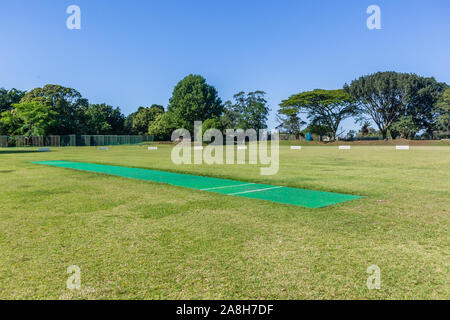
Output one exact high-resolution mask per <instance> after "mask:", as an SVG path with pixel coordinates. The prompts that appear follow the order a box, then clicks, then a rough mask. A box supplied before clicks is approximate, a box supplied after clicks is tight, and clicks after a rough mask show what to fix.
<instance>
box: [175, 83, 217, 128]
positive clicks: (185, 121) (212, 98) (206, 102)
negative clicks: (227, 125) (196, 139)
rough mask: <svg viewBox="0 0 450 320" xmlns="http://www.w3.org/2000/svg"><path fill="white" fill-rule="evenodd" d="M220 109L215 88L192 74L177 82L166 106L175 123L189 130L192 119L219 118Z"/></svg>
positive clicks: (192, 124)
mask: <svg viewBox="0 0 450 320" xmlns="http://www.w3.org/2000/svg"><path fill="white" fill-rule="evenodd" d="M222 111H223V104H222V100H221V99H220V98H219V96H218V93H217V90H216V89H215V88H214V87H213V86H211V85H209V84H207V83H206V80H205V78H203V77H202V76H200V75H193V74H190V75H188V76H187V77H185V78H184V79H182V80H181V81H180V82H178V84H177V85H176V86H175V89H174V90H173V93H172V97H171V98H170V100H169V106H168V108H167V112H169V113H170V114H171V118H172V119H173V120H174V121H175V122H176V123H177V125H179V127H183V128H185V129H187V130H189V131H191V132H192V131H193V129H194V121H204V120H207V119H212V118H219V117H220V116H221V115H222Z"/></svg>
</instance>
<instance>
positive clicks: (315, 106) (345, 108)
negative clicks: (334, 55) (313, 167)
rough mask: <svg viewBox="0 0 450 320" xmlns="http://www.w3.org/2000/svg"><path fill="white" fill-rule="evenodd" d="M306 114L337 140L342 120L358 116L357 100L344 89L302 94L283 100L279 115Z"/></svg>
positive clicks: (319, 90) (317, 90)
mask: <svg viewBox="0 0 450 320" xmlns="http://www.w3.org/2000/svg"><path fill="white" fill-rule="evenodd" d="M295 111H297V113H301V112H304V113H306V114H307V117H308V119H309V120H310V121H311V123H314V124H320V125H321V126H325V127H327V128H329V130H330V131H329V134H330V135H331V137H332V138H333V139H336V135H337V131H338V129H339V125H340V123H341V122H342V120H344V119H346V118H348V117H351V116H354V115H356V114H357V107H356V103H355V100H354V99H353V98H352V97H351V96H350V95H349V94H348V93H346V92H345V91H344V90H343V89H339V90H322V89H316V90H313V91H306V92H301V93H298V94H295V95H292V96H290V97H289V98H288V99H286V100H283V101H282V102H281V104H280V111H279V114H285V113H288V112H289V113H291V114H294V113H295Z"/></svg>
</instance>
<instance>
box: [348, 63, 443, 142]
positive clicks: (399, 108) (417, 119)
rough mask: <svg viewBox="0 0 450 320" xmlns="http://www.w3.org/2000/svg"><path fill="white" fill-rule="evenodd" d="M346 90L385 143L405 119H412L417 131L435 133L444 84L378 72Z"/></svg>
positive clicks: (362, 78)
mask: <svg viewBox="0 0 450 320" xmlns="http://www.w3.org/2000/svg"><path fill="white" fill-rule="evenodd" d="M344 89H345V90H346V92H348V93H349V94H350V95H351V96H352V97H353V98H354V99H355V100H356V101H357V103H358V108H359V111H360V114H361V115H363V116H364V115H368V116H369V117H370V118H371V119H372V120H373V121H374V122H375V124H376V125H377V126H378V128H379V129H380V132H381V134H382V135H383V139H386V138H387V132H388V131H390V129H391V126H392V125H393V124H394V123H395V122H396V121H398V120H399V119H400V118H401V117H402V116H411V117H412V119H413V121H414V123H415V124H416V125H417V126H418V127H420V128H423V129H425V130H427V131H432V130H433V123H434V121H433V114H432V112H431V111H432V110H433V108H434V105H435V104H436V102H437V100H438V99H439V97H440V95H441V93H442V91H443V90H444V89H445V84H444V83H439V82H437V81H436V80H435V79H434V78H424V77H420V76H417V75H415V74H409V73H397V72H378V73H375V74H371V75H367V76H363V77H360V78H359V79H356V80H353V81H352V82H351V83H350V85H348V84H345V86H344Z"/></svg>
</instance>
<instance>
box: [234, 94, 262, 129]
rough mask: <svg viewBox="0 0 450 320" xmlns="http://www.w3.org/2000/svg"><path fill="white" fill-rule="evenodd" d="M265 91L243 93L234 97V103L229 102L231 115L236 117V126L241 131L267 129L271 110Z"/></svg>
mask: <svg viewBox="0 0 450 320" xmlns="http://www.w3.org/2000/svg"><path fill="white" fill-rule="evenodd" d="M265 94H266V93H265V92H264V91H259V90H258V91H253V92H249V93H247V94H246V93H245V92H244V91H241V92H239V93H237V94H235V95H234V96H233V99H234V103H231V102H227V103H226V105H227V106H228V107H227V110H228V112H229V114H230V115H234V116H235V117H236V119H235V123H234V125H235V126H236V127H237V128H239V129H244V130H247V129H255V130H259V129H265V128H267V117H268V115H269V112H270V109H269V107H268V106H267V100H266V99H265Z"/></svg>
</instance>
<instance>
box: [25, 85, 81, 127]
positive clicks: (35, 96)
mask: <svg viewBox="0 0 450 320" xmlns="http://www.w3.org/2000/svg"><path fill="white" fill-rule="evenodd" d="M21 102H23V103H25V102H37V103H39V104H41V105H46V106H49V107H51V108H52V110H53V111H55V112H56V113H57V116H56V119H55V122H54V124H53V125H52V127H51V128H50V133H52V134H61V135H62V134H76V133H81V132H83V131H84V130H85V122H86V118H85V111H86V109H87V107H88V101H87V99H84V98H83V97H82V96H81V94H80V93H79V92H78V91H77V90H75V89H72V88H66V87H63V86H60V85H51V84H48V85H46V86H45V87H43V88H35V89H33V90H31V91H29V92H27V93H26V94H25V95H24V96H23V98H22V99H21Z"/></svg>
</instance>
